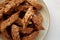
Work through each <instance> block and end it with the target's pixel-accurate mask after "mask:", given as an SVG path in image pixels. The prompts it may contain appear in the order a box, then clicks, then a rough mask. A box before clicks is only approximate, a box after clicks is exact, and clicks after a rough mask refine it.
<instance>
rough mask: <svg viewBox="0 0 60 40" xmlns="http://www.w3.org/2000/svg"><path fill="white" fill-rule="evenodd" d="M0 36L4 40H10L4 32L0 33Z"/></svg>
mask: <svg viewBox="0 0 60 40" xmlns="http://www.w3.org/2000/svg"><path fill="white" fill-rule="evenodd" d="M1 36H2V38H3V39H4V40H12V39H11V37H10V36H9V34H8V33H7V31H6V30H4V32H1Z"/></svg>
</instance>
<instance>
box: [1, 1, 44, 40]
mask: <svg viewBox="0 0 60 40" xmlns="http://www.w3.org/2000/svg"><path fill="white" fill-rule="evenodd" d="M42 8H43V7H42V5H41V4H39V3H37V2H36V1H35V0H5V1H3V2H0V35H1V36H2V38H3V39H4V40H35V38H36V37H37V36H38V34H39V31H40V30H44V27H43V25H42V21H43V17H42V15H41V13H39V12H38V10H41V9H42Z"/></svg>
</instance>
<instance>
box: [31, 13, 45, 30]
mask: <svg viewBox="0 0 60 40" xmlns="http://www.w3.org/2000/svg"><path fill="white" fill-rule="evenodd" d="M36 19H37V20H36ZM42 20H43V18H42V16H41V14H40V13H39V14H38V15H34V16H33V17H32V21H33V23H34V24H35V26H36V28H37V29H38V30H43V29H44V28H43V26H42V24H41V23H42ZM40 24H41V25H40Z"/></svg>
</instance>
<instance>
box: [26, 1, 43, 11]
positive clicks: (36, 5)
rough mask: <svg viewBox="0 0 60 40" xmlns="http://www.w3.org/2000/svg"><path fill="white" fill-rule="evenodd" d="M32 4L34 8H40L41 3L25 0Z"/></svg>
mask: <svg viewBox="0 0 60 40" xmlns="http://www.w3.org/2000/svg"><path fill="white" fill-rule="evenodd" d="M27 1H28V2H29V3H30V4H31V5H32V6H34V7H35V8H36V9H39V10H40V9H41V8H42V5H41V4H38V3H37V2H36V1H35V0H27Z"/></svg>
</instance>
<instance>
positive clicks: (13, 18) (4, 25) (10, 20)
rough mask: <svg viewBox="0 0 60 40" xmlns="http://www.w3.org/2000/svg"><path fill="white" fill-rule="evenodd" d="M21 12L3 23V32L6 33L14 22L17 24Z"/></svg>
mask: <svg viewBox="0 0 60 40" xmlns="http://www.w3.org/2000/svg"><path fill="white" fill-rule="evenodd" d="M18 15H19V12H17V13H15V14H13V15H12V16H11V17H9V18H8V19H7V20H5V21H3V22H2V23H1V31H4V29H5V28H6V27H8V26H9V25H11V24H12V23H13V22H15V21H16V20H17V19H18Z"/></svg>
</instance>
